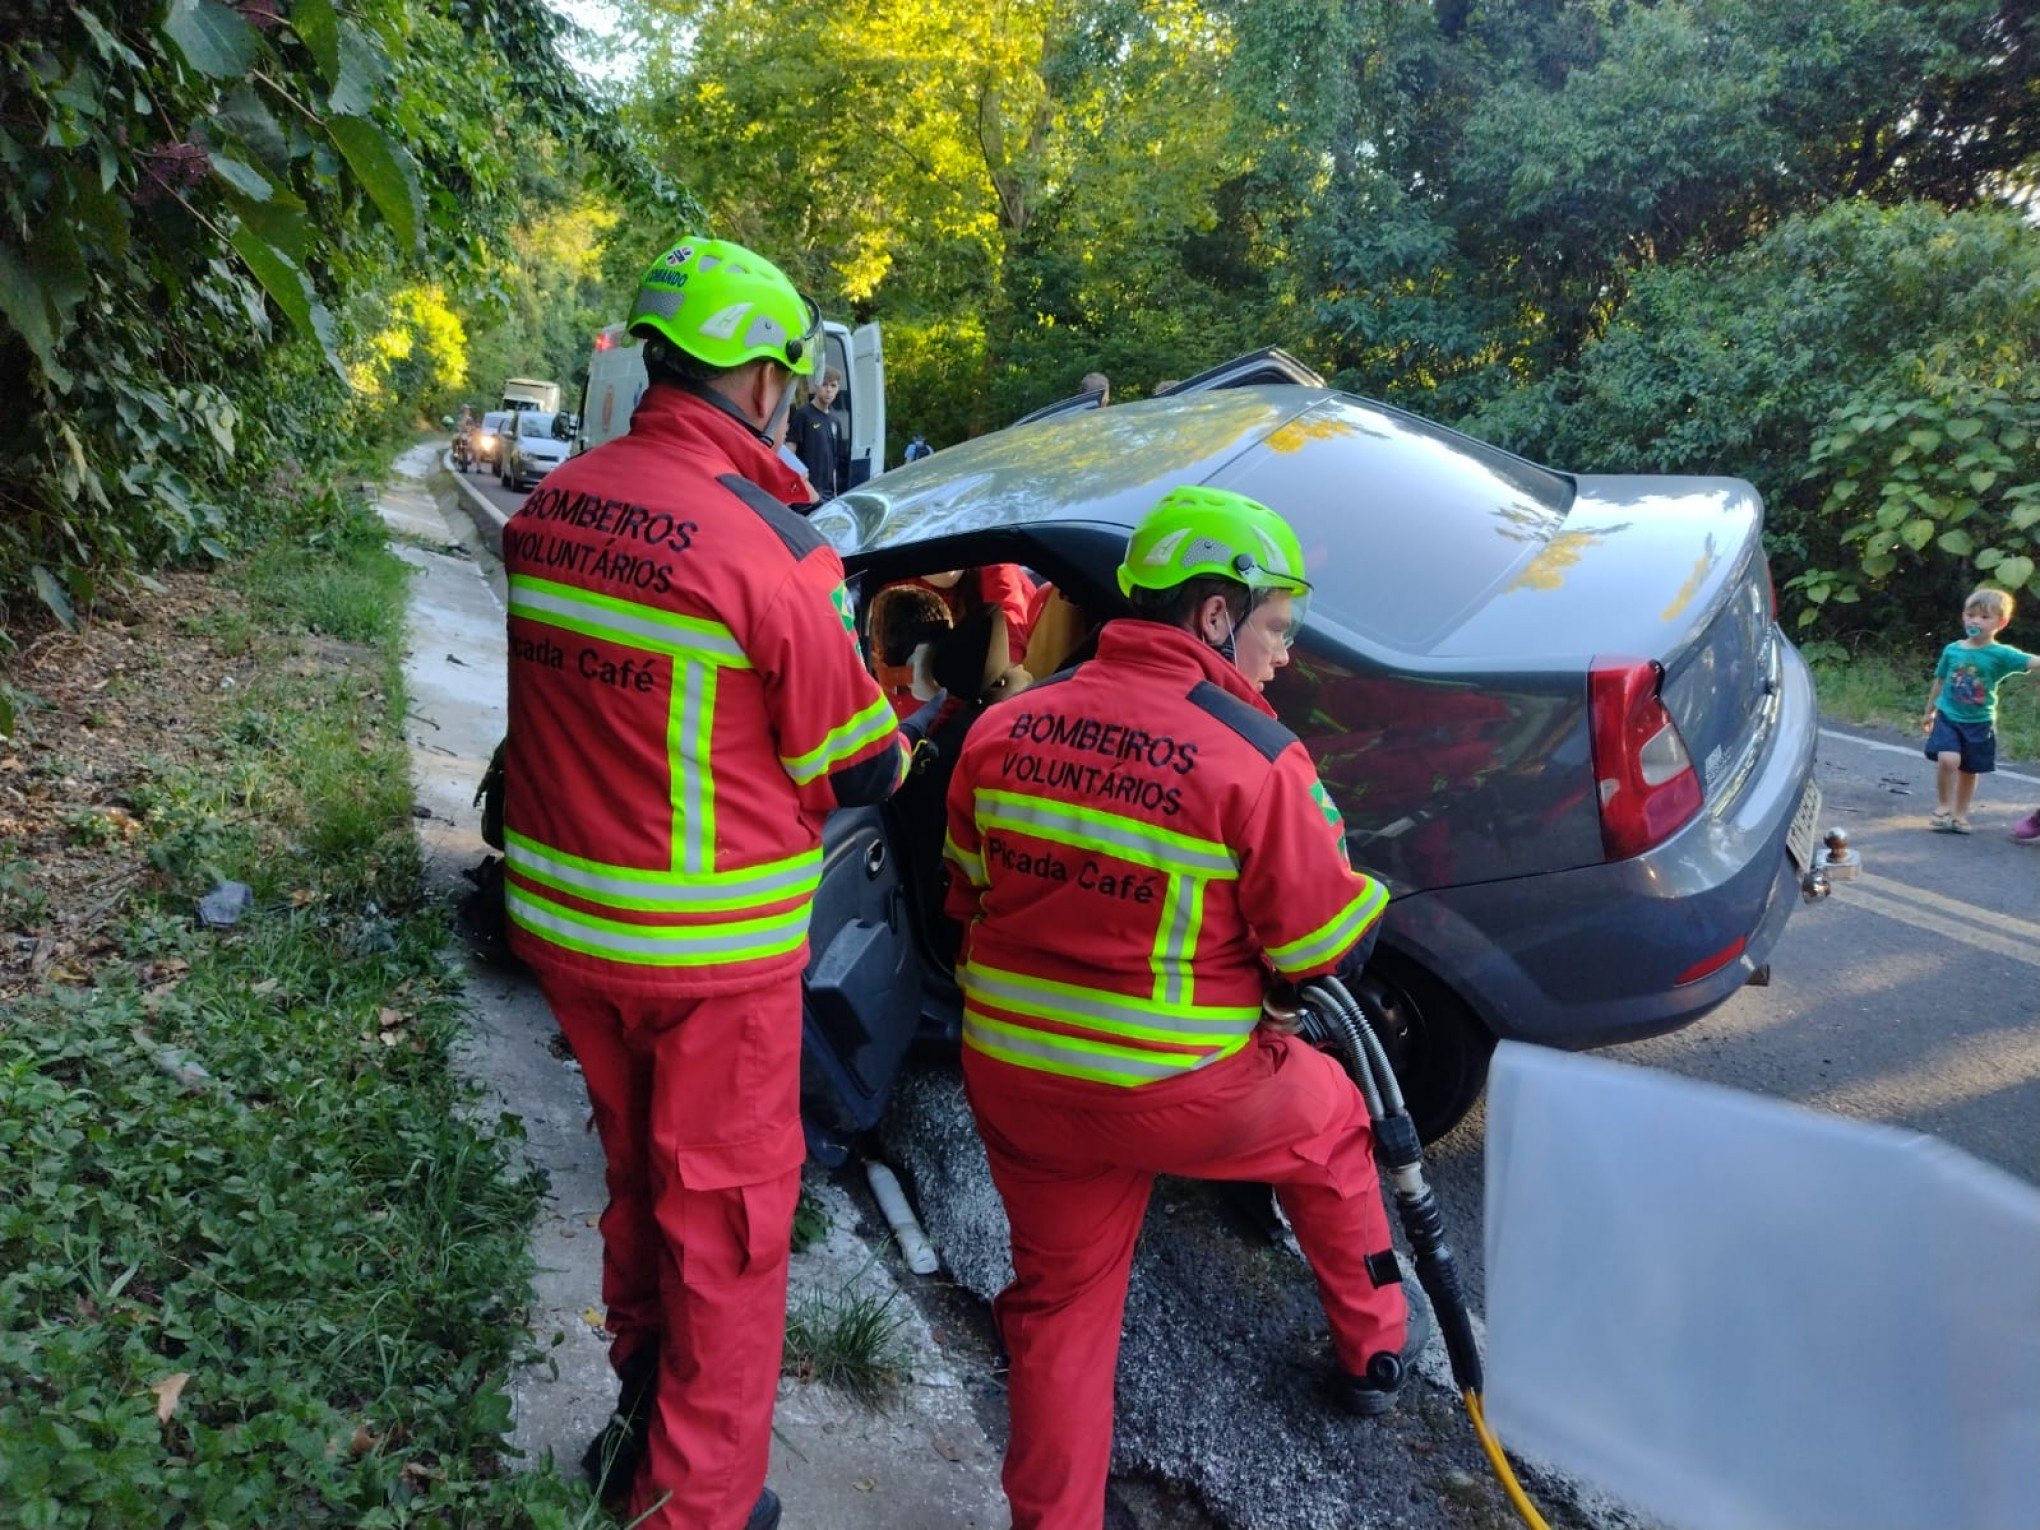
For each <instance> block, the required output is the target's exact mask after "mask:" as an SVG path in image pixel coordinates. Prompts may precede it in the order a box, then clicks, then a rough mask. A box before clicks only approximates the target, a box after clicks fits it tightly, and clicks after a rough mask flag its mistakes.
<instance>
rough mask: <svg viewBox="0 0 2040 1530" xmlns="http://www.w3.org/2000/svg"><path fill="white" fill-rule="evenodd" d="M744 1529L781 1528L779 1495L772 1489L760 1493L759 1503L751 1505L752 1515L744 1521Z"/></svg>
mask: <svg viewBox="0 0 2040 1530" xmlns="http://www.w3.org/2000/svg"><path fill="white" fill-rule="evenodd" d="M744 1530H779V1495H778V1494H777V1493H775V1492H773V1491H772V1489H770V1488H767V1489H765V1491H764V1492H762V1493H760V1494H759V1495H758V1501H757V1503H755V1504H753V1505H752V1506H751V1517H750V1518H749V1519H747V1520H745V1521H744Z"/></svg>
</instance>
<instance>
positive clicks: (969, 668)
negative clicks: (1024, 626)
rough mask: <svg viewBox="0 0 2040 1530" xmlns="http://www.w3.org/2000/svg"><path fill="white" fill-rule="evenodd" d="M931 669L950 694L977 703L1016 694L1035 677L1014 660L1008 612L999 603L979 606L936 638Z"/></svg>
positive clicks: (940, 684) (936, 681) (929, 668)
mask: <svg viewBox="0 0 2040 1530" xmlns="http://www.w3.org/2000/svg"><path fill="white" fill-rule="evenodd" d="M928 670H929V673H930V674H931V675H932V676H933V677H934V680H935V683H936V684H937V685H939V686H941V687H942V688H943V689H944V690H945V691H947V692H949V694H950V695H952V696H960V697H962V698H963V699H965V700H966V701H973V702H983V701H996V700H999V699H1001V698H1003V697H1006V696H1011V695H1015V694H1017V693H1018V692H1019V691H1020V690H1022V689H1024V688H1025V687H1026V686H1027V685H1029V684H1031V683H1032V680H1033V677H1032V676H1030V675H1029V674H1028V673H1027V671H1026V669H1025V668H1024V667H1022V666H1020V665H1017V664H1015V663H1014V662H1013V650H1012V643H1011V639H1009V638H1008V637H1007V635H1006V614H1005V613H1004V612H1003V611H1001V610H1000V609H999V608H998V607H997V606H980V607H978V609H977V610H975V611H973V612H971V613H970V614H969V615H968V616H966V617H964V619H963V620H962V621H960V622H958V623H957V625H956V630H955V631H953V632H950V633H948V634H946V635H944V636H942V637H940V638H938V639H936V642H935V646H934V649H933V652H932V653H931V655H930V658H929V664H928Z"/></svg>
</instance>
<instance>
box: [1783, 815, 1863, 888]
mask: <svg viewBox="0 0 2040 1530" xmlns="http://www.w3.org/2000/svg"><path fill="white" fill-rule="evenodd" d="M1822 843H1823V844H1824V846H1825V848H1824V849H1823V850H1822V851H1821V853H1820V854H1819V855H1818V856H1816V857H1815V858H1814V862H1813V864H1812V865H1811V866H1809V867H1807V868H1806V874H1805V875H1804V876H1802V877H1801V878H1800V879H1799V896H1800V897H1802V898H1804V899H1805V900H1806V901H1807V902H1808V903H1818V902H1820V900H1821V899H1823V898H1825V897H1826V896H1827V895H1828V894H1829V893H1830V892H1832V891H1833V890H1834V888H1833V886H1832V884H1833V883H1836V882H1846V881H1848V880H1849V879H1850V878H1851V877H1853V876H1855V874H1856V873H1857V872H1859V871H1861V870H1862V869H1863V857H1862V856H1860V855H1858V854H1857V853H1856V852H1855V851H1853V850H1851V849H1850V848H1849V836H1848V833H1847V831H1845V830H1843V829H1839V828H1836V829H1829V830H1828V831H1827V838H1826V839H1825V840H1824V841H1823V842H1822Z"/></svg>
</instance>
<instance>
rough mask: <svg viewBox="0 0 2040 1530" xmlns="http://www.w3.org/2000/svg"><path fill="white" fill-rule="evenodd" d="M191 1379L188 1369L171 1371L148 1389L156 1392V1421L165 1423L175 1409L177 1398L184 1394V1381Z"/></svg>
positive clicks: (168, 1420)
mask: <svg viewBox="0 0 2040 1530" xmlns="http://www.w3.org/2000/svg"><path fill="white" fill-rule="evenodd" d="M189 1380H191V1372H189V1371H172V1372H171V1373H170V1374H169V1375H168V1376H165V1377H164V1378H163V1379H162V1380H161V1381H159V1382H157V1383H156V1384H155V1385H154V1386H152V1387H150V1388H149V1390H150V1391H151V1392H154V1393H155V1394H156V1422H157V1423H159V1424H167V1423H169V1422H170V1415H171V1414H173V1413H175V1412H176V1411H177V1399H178V1398H180V1397H182V1396H183V1395H184V1383H185V1382H187V1381H189Z"/></svg>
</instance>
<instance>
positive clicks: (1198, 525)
mask: <svg viewBox="0 0 2040 1530" xmlns="http://www.w3.org/2000/svg"><path fill="white" fill-rule="evenodd" d="M1303 573H1304V566H1303V544H1302V543H1301V542H1300V541H1298V540H1297V537H1296V532H1295V531H1294V530H1293V529H1292V528H1291V527H1290V524H1289V522H1287V521H1285V520H1284V519H1282V517H1281V516H1279V515H1277V514H1276V513H1275V512H1274V511H1273V510H1270V509H1269V508H1268V507H1267V506H1266V505H1264V504H1261V503H1260V502H1259V501H1257V500H1251V499H1248V498H1247V496H1246V495H1244V494H1235V493H1234V492H1233V491H1232V490H1230V489H1210V488H1205V487H1203V486H1201V485H1198V484H1184V485H1183V486H1182V487H1180V488H1175V489H1171V490H1170V491H1169V492H1168V493H1166V494H1164V495H1163V496H1162V497H1161V499H1160V500H1159V501H1157V502H1156V504H1155V507H1154V508H1153V509H1152V510H1150V511H1148V513H1147V514H1146V515H1144V516H1142V517H1141V520H1140V524H1139V525H1138V526H1136V527H1134V528H1133V535H1132V536H1130V537H1129V538H1127V542H1126V561H1125V562H1124V563H1122V564H1120V565H1119V593H1120V594H1122V595H1131V594H1133V592H1134V591H1135V590H1136V589H1142V590H1171V589H1174V588H1175V587H1176V586H1177V585H1179V584H1186V583H1188V582H1189V581H1190V580H1192V579H1201V578H1206V577H1215V578H1219V579H1230V580H1232V581H1233V582H1234V583H1236V584H1243V585H1245V586H1246V587H1247V588H1248V589H1249V590H1251V591H1252V592H1253V595H1254V601H1255V603H1256V604H1258V603H1259V602H1260V600H1261V599H1262V598H1264V597H1266V596H1268V595H1271V594H1275V593H1278V592H1279V593H1283V594H1288V595H1293V596H1295V597H1296V599H1297V600H1298V602H1299V603H1300V602H1302V601H1303V600H1305V599H1307V598H1308V597H1309V595H1310V581H1309V580H1307V579H1305V578H1304V577H1303Z"/></svg>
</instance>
